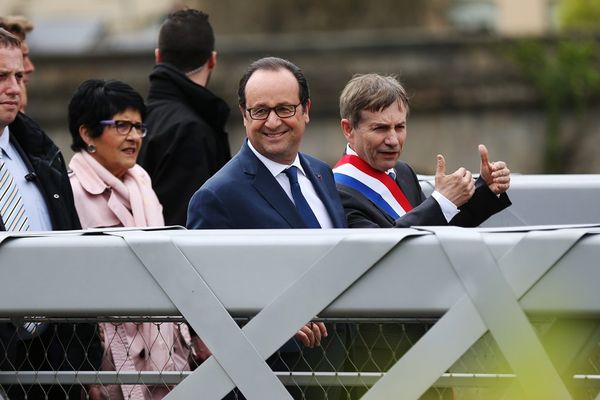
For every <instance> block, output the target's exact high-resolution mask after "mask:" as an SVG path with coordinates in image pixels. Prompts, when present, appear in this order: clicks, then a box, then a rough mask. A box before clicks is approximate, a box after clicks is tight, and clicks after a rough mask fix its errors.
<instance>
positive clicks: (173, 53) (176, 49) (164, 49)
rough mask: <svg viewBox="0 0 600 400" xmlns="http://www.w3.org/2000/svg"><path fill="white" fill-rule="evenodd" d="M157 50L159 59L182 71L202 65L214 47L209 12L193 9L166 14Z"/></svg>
mask: <svg viewBox="0 0 600 400" xmlns="http://www.w3.org/2000/svg"><path fill="white" fill-rule="evenodd" d="M158 49H159V51H160V55H161V60H162V62H165V63H169V64H172V65H173V66H175V67H177V68H178V69H180V70H181V71H183V72H189V71H192V70H194V69H196V68H198V67H201V66H202V65H204V64H205V63H206V61H208V58H209V57H210V55H211V53H212V52H213V50H214V49H215V35H214V33H213V29H212V27H211V26H210V23H209V22H208V15H207V14H205V13H203V12H202V11H198V10H194V9H185V10H179V11H176V12H174V13H172V14H169V16H168V17H167V19H166V20H165V22H164V23H163V24H162V26H161V28H160V33H159V34H158Z"/></svg>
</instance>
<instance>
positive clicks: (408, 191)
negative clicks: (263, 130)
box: [333, 74, 511, 228]
mask: <svg viewBox="0 0 600 400" xmlns="http://www.w3.org/2000/svg"><path fill="white" fill-rule="evenodd" d="M408 111H409V105H408V96H407V95H406V91H405V89H404V87H403V86H402V85H401V84H400V83H399V82H398V81H397V80H396V79H395V78H394V77H391V76H381V75H377V74H365V75H357V76H355V77H353V78H352V79H351V80H350V81H349V82H348V84H347V85H346V87H345V88H344V90H343V91H342V94H341V96H340V116H341V127H342V131H343V133H344V137H345V138H346V141H347V142H348V144H347V145H346V151H345V154H344V156H343V157H342V158H341V159H340V160H339V161H338V163H337V164H336V166H335V168H334V170H333V172H334V176H335V181H336V185H337V189H338V191H339V193H340V196H341V199H342V204H343V205H344V210H345V213H346V218H347V221H348V226H349V227H350V228H377V227H381V228H389V227H396V228H401V227H409V226H415V225H429V226H431V225H448V224H450V225H456V226H462V227H475V226H478V225H479V224H481V223H482V222H483V221H485V220H486V219H487V218H489V217H490V216H491V215H493V214H495V213H497V212H499V211H501V210H503V209H504V208H506V207H508V206H509V205H510V204H511V202H510V200H509V199H508V196H507V195H506V191H507V190H508V188H509V186H510V170H509V169H508V168H507V166H506V163H505V162H503V161H496V162H490V161H489V156H488V151H487V148H486V147H485V146H484V145H479V153H480V157H481V171H480V176H479V178H478V179H477V180H475V181H474V180H473V177H472V175H471V172H470V171H468V170H467V169H465V168H462V167H461V168H459V169H458V170H456V171H455V172H453V173H452V174H449V175H446V173H445V169H446V162H445V160H444V157H443V156H442V155H441V154H438V155H437V168H436V174H435V191H434V192H433V194H432V195H431V197H429V198H426V197H425V195H424V194H423V191H422V190H421V186H420V185H419V181H418V179H417V176H416V175H415V173H414V171H413V170H412V168H411V167H410V166H409V165H408V164H407V163H405V162H403V161H399V158H400V155H401V152H402V148H403V147H404V142H405V140H406V136H407V129H406V126H407V116H408Z"/></svg>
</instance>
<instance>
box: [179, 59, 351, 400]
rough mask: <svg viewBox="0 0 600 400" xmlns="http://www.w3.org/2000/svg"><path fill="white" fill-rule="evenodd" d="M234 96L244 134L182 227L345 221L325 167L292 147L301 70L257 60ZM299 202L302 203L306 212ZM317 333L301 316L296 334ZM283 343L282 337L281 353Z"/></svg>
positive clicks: (305, 338)
mask: <svg viewBox="0 0 600 400" xmlns="http://www.w3.org/2000/svg"><path fill="white" fill-rule="evenodd" d="M238 100H239V109H240V112H241V113H242V117H243V123H244V126H245V128H246V136H247V140H246V141H245V143H244V144H243V145H242V148H241V149H240V151H239V153H238V154H237V155H235V156H234V157H233V158H232V159H231V161H229V162H228V163H227V164H226V165H225V166H224V167H223V168H222V169H221V170H220V171H218V172H217V173H216V174H215V175H214V176H212V177H211V178H210V179H208V180H207V181H206V182H205V183H204V184H203V185H202V187H201V188H200V189H199V190H198V191H197V192H196V193H195V194H194V195H193V196H192V199H191V201H190V204H189V207H188V217H187V227H188V228H189V229H290V228H324V229H327V228H345V227H346V218H345V216H344V210H343V208H342V205H341V203H340V198H339V195H338V193H337V191H336V188H335V182H334V180H333V174H332V172H331V168H330V167H329V166H328V165H327V164H325V163H324V162H322V161H320V160H318V159H316V158H314V157H311V156H309V155H307V154H303V153H300V152H299V148H300V143H301V141H302V137H303V135H304V130H305V128H306V124H308V122H309V110H310V106H311V102H310V98H309V89H308V83H307V81H306V78H305V76H304V74H303V72H302V71H301V70H300V69H299V68H298V67H297V66H296V65H294V64H293V63H291V62H289V61H287V60H284V59H281V58H276V57H267V58H262V59H260V60H257V61H255V62H254V63H252V64H251V65H250V67H249V68H248V70H247V71H246V73H245V74H244V75H243V77H242V78H241V80H240V84H239V88H238ZM288 169H290V170H294V169H295V171H294V172H295V174H294V175H297V183H295V182H294V183H293V184H292V183H291V182H292V181H294V180H295V177H294V176H290V178H288V174H289V173H290V171H286V170H288ZM290 179H291V180H290ZM298 184H299V189H300V191H301V196H302V197H303V198H302V199H300V200H299V199H298V198H297V197H296V196H297V194H298V190H297V189H294V186H295V187H296V188H297V187H298ZM294 191H295V193H294ZM300 203H304V206H303V205H302V204H300ZM306 203H308V204H306ZM302 207H304V208H306V207H308V208H309V210H308V212H307V211H306V209H302ZM307 214H308V215H307ZM311 214H312V215H311ZM325 335H327V329H326V327H325V325H324V324H323V323H314V324H313V323H309V324H307V325H306V326H304V327H303V328H302V329H301V330H300V331H299V332H298V333H297V334H296V339H297V340H299V341H300V342H302V344H304V346H307V347H309V348H310V347H313V346H317V345H319V343H320V341H321V338H322V337H323V336H325ZM290 347H291V344H290V342H288V343H287V344H286V345H285V346H284V352H285V350H289V349H290ZM287 353H288V355H289V356H290V357H289V359H288V360H285V362H286V364H287V366H291V365H293V364H296V363H297V362H298V352H297V350H296V351H295V352H294V351H290V352H287ZM309 353H310V351H309ZM305 356H307V355H306V354H305ZM284 358H285V357H284ZM309 358H310V357H309ZM309 362H310V361H309ZM325 364H326V363H325ZM271 365H272V366H273V367H274V368H281V367H284V366H282V365H274V364H273V363H272V362H271ZM318 389H320V388H318ZM298 395H299V396H300V394H298ZM315 396H318V395H317V394H315ZM309 398H314V397H313V396H311V397H309Z"/></svg>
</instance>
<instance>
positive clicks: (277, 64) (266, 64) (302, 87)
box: [238, 57, 310, 109]
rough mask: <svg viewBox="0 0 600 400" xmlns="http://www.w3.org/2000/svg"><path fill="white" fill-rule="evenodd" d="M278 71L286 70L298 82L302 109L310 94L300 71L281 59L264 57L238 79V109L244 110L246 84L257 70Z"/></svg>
mask: <svg viewBox="0 0 600 400" xmlns="http://www.w3.org/2000/svg"><path fill="white" fill-rule="evenodd" d="M280 69H287V70H288V71H290V72H291V73H292V74H293V75H294V77H295V78H296V81H298V87H299V93H298V96H299V98H300V104H302V107H304V106H306V103H307V102H308V99H309V98H310V94H309V91H308V82H306V77H305V76H304V73H303V72H302V70H301V69H300V68H298V66H296V65H295V64H294V63H292V62H290V61H288V60H284V59H283V58H277V57H265V58H261V59H260V60H256V61H254V62H253V63H252V64H250V66H249V67H248V69H247V70H246V73H245V74H244V76H242V79H240V84H239V87H238V103H239V105H240V107H242V108H243V109H246V84H247V83H248V80H249V79H250V77H251V76H252V74H253V73H255V72H256V71H258V70H268V71H278V70H280Z"/></svg>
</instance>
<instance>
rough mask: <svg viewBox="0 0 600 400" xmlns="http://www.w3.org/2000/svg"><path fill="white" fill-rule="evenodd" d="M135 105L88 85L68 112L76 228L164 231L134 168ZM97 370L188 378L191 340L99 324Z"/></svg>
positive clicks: (149, 326)
mask: <svg viewBox="0 0 600 400" xmlns="http://www.w3.org/2000/svg"><path fill="white" fill-rule="evenodd" d="M145 113H146V108H145V106H144V101H143V99H142V97H141V96H140V95H139V94H138V93H137V92H136V91H135V90H134V89H133V88H132V87H131V86H129V85H127V84H126V83H123V82H119V81H103V80H87V81H85V82H83V83H82V84H81V85H80V86H79V88H78V89H77V91H76V92H75V94H74V95H73V97H72V99H71V102H70V104H69V131H70V133H71V136H72V139H73V143H72V145H71V148H72V149H73V151H75V155H74V156H73V158H72V159H71V162H70V163H69V167H70V169H71V172H70V179H71V185H72V187H73V194H74V197H75V207H76V208H77V213H78V215H79V219H80V220H81V226H82V227H83V228H105V227H147V226H163V225H164V220H163V215H162V206H161V205H160V203H159V201H158V198H157V197H156V194H155V193H154V191H153V190H152V183H151V181H150V177H149V176H148V174H147V173H146V171H144V169H143V168H142V167H140V166H139V165H137V164H136V160H137V156H138V153H139V150H140V146H141V144H142V138H143V137H144V136H146V126H145V125H144V123H143V118H144V115H145ZM100 335H101V336H102V338H103V343H104V356H103V361H102V369H103V370H116V371H187V370H189V369H190V364H189V357H190V349H191V338H190V333H189V330H188V327H187V325H186V324H185V323H161V324H160V325H158V324H155V323H141V324H140V323H133V322H127V323H101V324H100ZM171 389H172V387H170V386H168V385H166V384H163V385H154V386H144V385H110V386H106V387H104V386H100V385H92V387H91V388H90V393H89V394H90V398H92V399H94V400H99V399H105V398H110V399H111V400H114V399H124V398H126V399H139V400H149V399H152V400H155V399H161V398H163V397H164V396H165V395H166V394H167V393H168V392H169V391H170V390H171Z"/></svg>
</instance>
